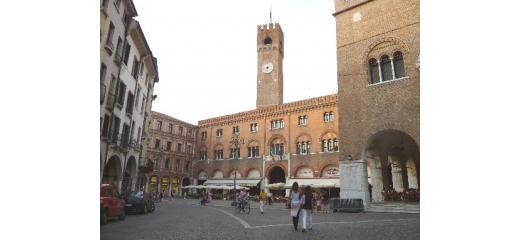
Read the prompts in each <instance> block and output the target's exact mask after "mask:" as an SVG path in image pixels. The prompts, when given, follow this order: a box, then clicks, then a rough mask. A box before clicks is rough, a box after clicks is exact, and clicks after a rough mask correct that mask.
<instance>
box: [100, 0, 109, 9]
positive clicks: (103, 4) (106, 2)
mask: <svg viewBox="0 0 520 240" xmlns="http://www.w3.org/2000/svg"><path fill="white" fill-rule="evenodd" d="M101 6H102V7H103V8H104V9H107V7H108V0H102V1H101Z"/></svg>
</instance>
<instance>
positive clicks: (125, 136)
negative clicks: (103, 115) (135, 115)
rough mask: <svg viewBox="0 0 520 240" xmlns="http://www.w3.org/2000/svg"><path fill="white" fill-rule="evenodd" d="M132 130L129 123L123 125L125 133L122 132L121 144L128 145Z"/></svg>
mask: <svg viewBox="0 0 520 240" xmlns="http://www.w3.org/2000/svg"><path fill="white" fill-rule="evenodd" d="M129 132H130V127H129V126H128V125H127V124H124V125H123V133H122V134H121V146H122V147H127V146H128V137H129V136H130V135H129Z"/></svg>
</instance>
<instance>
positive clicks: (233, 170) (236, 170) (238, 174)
mask: <svg viewBox="0 0 520 240" xmlns="http://www.w3.org/2000/svg"><path fill="white" fill-rule="evenodd" d="M234 172H236V174H237V178H242V173H240V170H238V169H236V168H233V169H231V170H230V171H229V172H228V174H227V176H228V177H229V178H234V177H235V176H234V175H233V173H234Z"/></svg>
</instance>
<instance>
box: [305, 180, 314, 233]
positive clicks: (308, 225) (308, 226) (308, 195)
mask: <svg viewBox="0 0 520 240" xmlns="http://www.w3.org/2000/svg"><path fill="white" fill-rule="evenodd" d="M312 200H313V199H312V192H311V187H310V186H305V189H304V191H303V196H302V202H303V226H302V232H305V230H312V205H313V204H312Z"/></svg>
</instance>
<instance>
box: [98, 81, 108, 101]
mask: <svg viewBox="0 0 520 240" xmlns="http://www.w3.org/2000/svg"><path fill="white" fill-rule="evenodd" d="M99 89H100V90H101V92H100V94H101V95H100V96H99V98H100V99H101V103H100V104H103V102H104V101H105V93H106V90H107V86H105V84H103V83H101V87H100V88H99Z"/></svg>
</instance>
